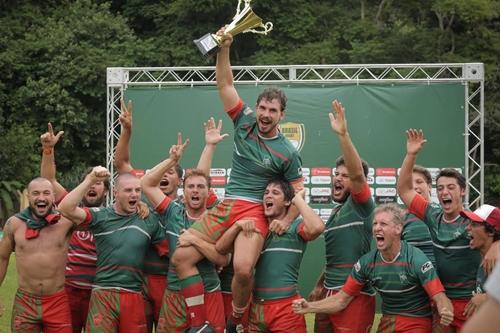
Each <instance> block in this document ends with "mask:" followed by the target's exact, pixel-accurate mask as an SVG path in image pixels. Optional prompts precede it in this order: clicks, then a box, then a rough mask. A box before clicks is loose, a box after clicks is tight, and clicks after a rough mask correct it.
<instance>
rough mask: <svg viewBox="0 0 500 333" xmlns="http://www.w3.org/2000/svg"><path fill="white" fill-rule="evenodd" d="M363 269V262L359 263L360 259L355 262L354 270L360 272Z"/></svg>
mask: <svg viewBox="0 0 500 333" xmlns="http://www.w3.org/2000/svg"><path fill="white" fill-rule="evenodd" d="M360 269H361V264H360V263H359V260H358V261H357V262H356V263H355V264H354V270H356V272H359V270H360Z"/></svg>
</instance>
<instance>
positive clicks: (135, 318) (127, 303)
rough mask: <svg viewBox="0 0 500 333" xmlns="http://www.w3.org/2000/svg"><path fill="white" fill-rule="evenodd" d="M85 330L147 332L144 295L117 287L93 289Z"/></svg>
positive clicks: (97, 332) (95, 332) (98, 331)
mask: <svg viewBox="0 0 500 333" xmlns="http://www.w3.org/2000/svg"><path fill="white" fill-rule="evenodd" d="M85 332H87V333H89V332H92V333H101V332H102V333H108V332H135V333H147V332H148V326H147V322H146V300H145V299H144V296H143V295H142V294H141V293H139V292H133V291H126V290H119V289H93V290H92V296H91V297H90V306H89V315H88V317H87V323H86V325H85Z"/></svg>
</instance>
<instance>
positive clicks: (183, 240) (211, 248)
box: [178, 229, 230, 267]
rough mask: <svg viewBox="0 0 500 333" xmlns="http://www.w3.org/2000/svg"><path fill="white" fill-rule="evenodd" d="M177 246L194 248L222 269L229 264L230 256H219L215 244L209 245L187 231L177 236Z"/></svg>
mask: <svg viewBox="0 0 500 333" xmlns="http://www.w3.org/2000/svg"><path fill="white" fill-rule="evenodd" d="M178 245H179V246H181V247H182V246H191V245H192V246H194V247H195V248H196V249H197V250H198V252H200V253H201V254H202V255H203V256H204V257H205V258H207V259H208V260H210V261H211V262H212V263H214V264H215V265H217V266H220V267H224V266H227V264H229V259H230V256H229V255H228V254H225V255H223V254H221V253H219V252H217V250H216V249H215V244H212V243H209V242H207V241H205V240H203V239H201V238H200V237H198V236H196V235H195V234H194V233H192V232H191V231H189V229H188V230H184V232H183V233H182V234H181V235H180V236H179V239H178Z"/></svg>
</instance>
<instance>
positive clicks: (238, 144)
mask: <svg viewBox="0 0 500 333" xmlns="http://www.w3.org/2000/svg"><path fill="white" fill-rule="evenodd" d="M227 113H228V115H229V116H230V117H231V119H232V120H233V123H234V149H233V158H232V166H231V176H230V178H229V183H228V185H227V187H226V194H225V196H226V197H228V198H232V199H243V200H248V201H254V202H262V196H263V194H264V191H265V189H266V186H267V182H268V181H269V180H270V179H273V178H277V177H282V178H285V179H286V180H288V181H289V182H295V181H298V180H302V161H301V159H300V156H299V153H298V152H297V150H296V149H295V148H294V147H293V145H292V144H291V143H290V141H288V139H287V138H285V136H284V135H283V134H281V133H278V135H277V136H275V137H273V138H264V137H261V136H260V135H259V131H258V129H257V123H256V120H255V112H254V111H253V110H252V109H250V108H249V107H248V106H247V105H246V104H243V101H241V100H240V102H239V103H238V105H237V106H236V107H234V108H233V109H232V110H229V111H228V112H227Z"/></svg>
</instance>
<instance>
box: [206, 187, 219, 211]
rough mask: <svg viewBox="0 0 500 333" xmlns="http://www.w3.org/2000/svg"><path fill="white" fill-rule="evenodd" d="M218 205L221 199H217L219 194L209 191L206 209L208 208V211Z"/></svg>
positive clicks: (212, 190)
mask: <svg viewBox="0 0 500 333" xmlns="http://www.w3.org/2000/svg"><path fill="white" fill-rule="evenodd" d="M218 203H219V198H218V197H217V194H215V191H214V189H210V191H208V199H207V203H206V205H205V207H207V209H210V208H213V207H214V206H216V205H217V204H218Z"/></svg>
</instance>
